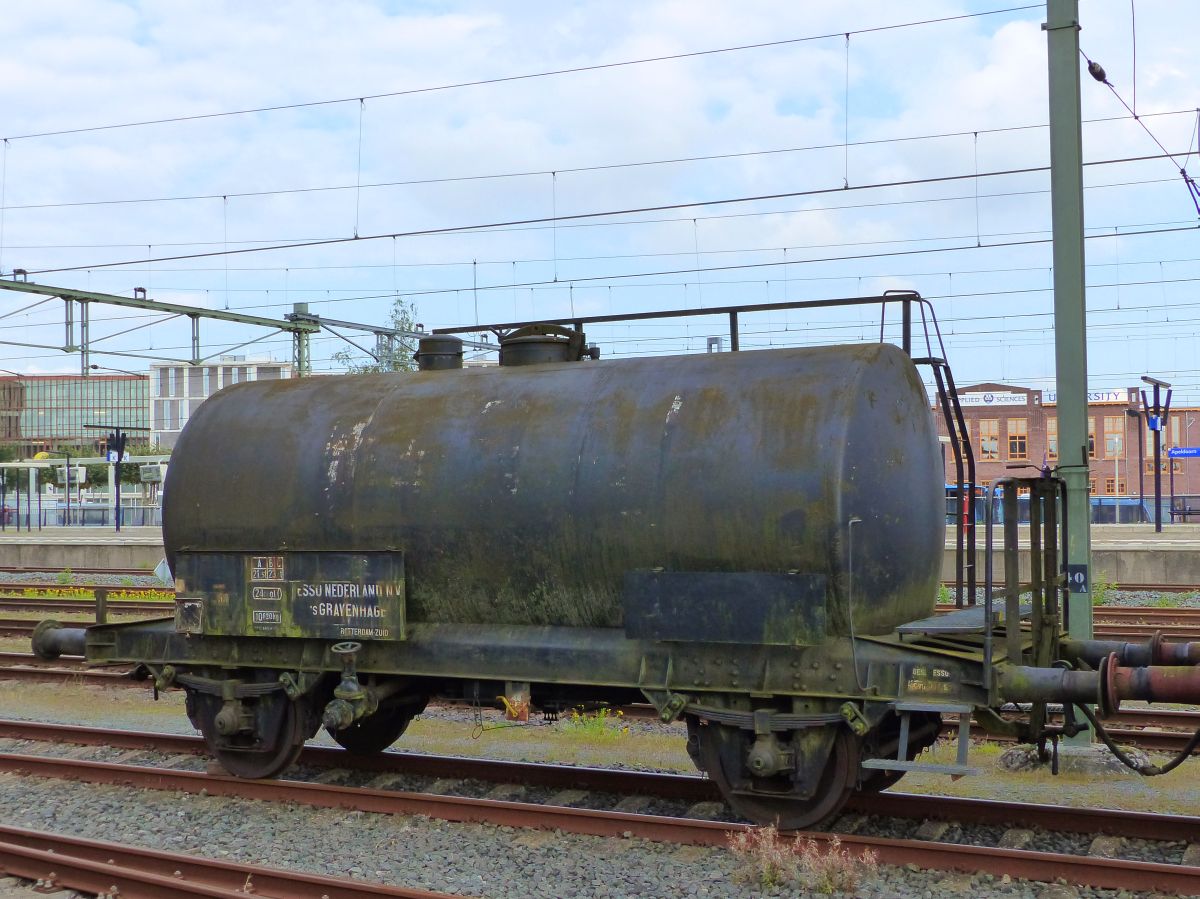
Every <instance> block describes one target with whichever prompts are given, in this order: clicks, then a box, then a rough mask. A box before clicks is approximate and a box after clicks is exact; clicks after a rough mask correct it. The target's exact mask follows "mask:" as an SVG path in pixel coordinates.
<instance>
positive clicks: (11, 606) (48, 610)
mask: <svg viewBox="0 0 1200 899" xmlns="http://www.w3.org/2000/svg"><path fill="white" fill-rule="evenodd" d="M106 607H107V609H108V614H109V615H114V614H116V615H130V614H133V613H135V612H136V613H152V614H156V615H162V614H168V615H169V614H171V612H172V611H173V610H174V608H175V605H174V603H173V602H171V601H169V600H165V599H164V600H159V601H150V600H139V599H112V598H109V599H108V600H106ZM0 611H2V612H43V613H45V614H47V615H49V616H54V615H59V614H62V613H63V612H86V613H92V614H95V612H96V600H94V599H43V598H42V597H37V596H33V597H30V596H9V595H7V594H6V595H4V596H0Z"/></svg>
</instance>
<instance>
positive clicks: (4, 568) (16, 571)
mask: <svg viewBox="0 0 1200 899" xmlns="http://www.w3.org/2000/svg"><path fill="white" fill-rule="evenodd" d="M70 570H71V573H72V574H104V575H113V576H115V577H134V576H143V577H144V576H145V575H148V574H153V572H152V571H150V570H149V569H146V568H76V567H72V568H71V569H70ZM60 572H61V569H57V568H38V567H35V566H30V565H0V574H11V575H26V574H54V575H57V574H59V573H60Z"/></svg>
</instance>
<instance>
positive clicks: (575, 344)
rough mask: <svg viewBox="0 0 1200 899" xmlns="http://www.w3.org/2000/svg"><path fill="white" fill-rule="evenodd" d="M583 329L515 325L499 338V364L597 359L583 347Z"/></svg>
mask: <svg viewBox="0 0 1200 899" xmlns="http://www.w3.org/2000/svg"><path fill="white" fill-rule="evenodd" d="M585 340H586V338H585V337H584V334H583V332H582V331H576V330H574V329H573V328H564V327H563V326H562V325H552V324H536V325H525V326H523V327H520V328H517V330H515V331H512V332H510V333H509V334H506V335H504V336H503V337H502V338H500V364H501V365H543V364H545V363H554V362H578V361H579V360H581V359H583V358H585V357H587V358H593V359H594V358H596V356H598V355H599V353H598V352H597V353H596V354H595V355H593V354H592V352H591V350H590V349H585V347H586V346H587V345H586V343H585Z"/></svg>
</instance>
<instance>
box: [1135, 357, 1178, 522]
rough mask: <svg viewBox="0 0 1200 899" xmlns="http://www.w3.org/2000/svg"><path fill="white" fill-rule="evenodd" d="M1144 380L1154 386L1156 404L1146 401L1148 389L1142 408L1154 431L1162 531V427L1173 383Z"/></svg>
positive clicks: (1157, 518)
mask: <svg viewBox="0 0 1200 899" xmlns="http://www.w3.org/2000/svg"><path fill="white" fill-rule="evenodd" d="M1142 380H1143V381H1144V382H1146V383H1147V384H1151V385H1153V387H1154V406H1153V407H1151V406H1150V404H1149V403H1148V402H1147V401H1146V391H1144V390H1143V391H1142V410H1143V411H1144V412H1145V413H1146V424H1147V426H1148V427H1149V428H1150V430H1151V431H1153V432H1154V532H1155V533H1157V534H1161V533H1162V429H1163V423H1164V422H1165V421H1166V420H1167V414H1168V413H1169V412H1170V411H1171V385H1170V384H1168V383H1167V382H1166V381H1160V380H1158V378H1152V377H1150V376H1149V375H1142ZM1163 387H1165V388H1167V400H1166V402H1165V403H1164V402H1162V398H1161V396H1160V394H1159V390H1160V389H1161V388H1163Z"/></svg>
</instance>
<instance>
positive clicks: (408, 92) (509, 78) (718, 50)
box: [0, 3, 1042, 141]
mask: <svg viewBox="0 0 1200 899" xmlns="http://www.w3.org/2000/svg"><path fill="white" fill-rule="evenodd" d="M1041 8H1042V4H1040V3H1030V4H1025V5H1022V6H1009V7H1004V8H1001V9H989V10H980V11H979V12H972V13H962V14H960V15H955V16H940V17H937V18H931V19H918V20H914V21H910V22H897V23H894V24H891V25H876V26H872V27H869V28H857V29H854V30H852V31H850V32H849V34H874V33H879V32H884V31H895V30H898V29H902V28H917V27H922V26H926V25H938V24H944V23H947V22H957V21H962V20H964V19H977V18H983V17H986V16H995V15H1004V14H1006V13H1011V12H1025V11H1027V10H1033V9H1041ZM844 33H845V32H842V31H836V32H831V33H828V34H812V35H807V36H804V37H794V38H781V39H779V40H774V41H759V42H756V43H749V44H735V45H731V46H726V47H715V48H710V49H706V50H691V51H687V52H683V53H671V54H663V55H660V56H647V57H641V58H638V59H627V60H620V61H616V62H606V63H595V64H592V65H585V66H571V67H567V68H561V69H547V70H543V71H538V72H527V73H524V74H518V75H500V76H494V77H491V78H479V79H474V80H471V81H458V82H453V83H449V84H440V85H431V86H428V87H415V88H407V89H404V90H396V91H383V92H379V93H373V94H361V95H359V96H354V97H338V98H335V99H326V100H307V101H301V102H296V103H279V104H274V105H270V106H256V107H248V108H244V109H234V110H227V111H224V112H205V113H193V114H190V115H176V116H165V117H163V118H158V119H142V120H138V121H129V122H115V123H111V124H106V125H87V126H80V127H76V128H61V129H57V130H47V131H36V132H29V133H26V134H10V135H8V137H7V138H0V139H4V140H13V141H17V140H32V139H34V138H41V137H60V136H63V135H69V134H86V133H89V132H96V131H113V130H116V129H122V128H142V127H147V126H151V125H169V124H175V123H179V122H196V121H201V120H204V119H220V118H229V117H234V116H243V115H256V114H261V113H266V112H282V111H286V110H295V109H312V108H315V107H321V106H335V105H339V104H343V103H353V102H356V101H357V102H365V101H366V100H383V99H387V98H392V97H408V96H414V95H417V94H430V93H437V92H440V91H450V90H461V89H463V88H470V87H481V86H484V85H492V84H505V83H511V82H516V81H529V80H532V79H537V78H551V77H557V76H563V75H576V74H581V73H584V72H598V71H604V70H606V69H619V68H625V67H629V66H640V65H649V64H652V63H660V62H673V61H676V60H683V59H696V58H699V57H704V56H715V55H718V54H724V53H742V52H746V51H750V50H763V49H767V48H771V47H786V46H789V45H793V44H803V43H811V42H813V41H821V40H829V39H831V38H839V37H841V36H842V35H843V34H844Z"/></svg>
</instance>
